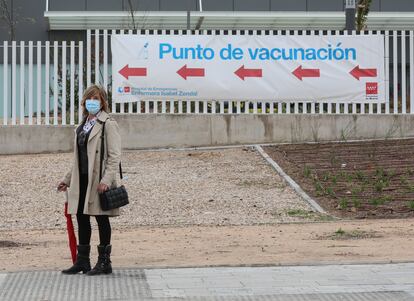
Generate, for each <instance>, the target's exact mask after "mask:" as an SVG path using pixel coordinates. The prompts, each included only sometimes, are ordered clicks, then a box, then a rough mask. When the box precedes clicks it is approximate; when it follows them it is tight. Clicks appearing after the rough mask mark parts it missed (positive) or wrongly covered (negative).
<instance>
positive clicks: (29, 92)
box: [27, 41, 33, 125]
mask: <svg viewBox="0 0 414 301" xmlns="http://www.w3.org/2000/svg"><path fill="white" fill-rule="evenodd" d="M28 72H29V87H28V92H27V94H28V98H29V124H30V125H32V124H33V41H29V71H28Z"/></svg>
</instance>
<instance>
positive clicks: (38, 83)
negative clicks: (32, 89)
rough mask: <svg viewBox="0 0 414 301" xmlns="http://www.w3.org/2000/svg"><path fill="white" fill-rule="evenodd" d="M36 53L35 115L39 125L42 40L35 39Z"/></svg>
mask: <svg viewBox="0 0 414 301" xmlns="http://www.w3.org/2000/svg"><path fill="white" fill-rule="evenodd" d="M36 55H37V58H36V63H37V76H36V83H37V89H36V92H37V97H36V98H37V101H36V105H37V109H36V117H37V124H38V125H40V124H41V123H42V42H40V41H37V47H36Z"/></svg>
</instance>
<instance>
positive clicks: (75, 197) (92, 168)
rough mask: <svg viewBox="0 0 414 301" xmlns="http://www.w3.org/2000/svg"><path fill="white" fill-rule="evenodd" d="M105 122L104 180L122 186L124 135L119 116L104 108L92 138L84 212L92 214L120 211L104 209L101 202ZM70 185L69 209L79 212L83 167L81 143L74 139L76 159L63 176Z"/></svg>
mask: <svg viewBox="0 0 414 301" xmlns="http://www.w3.org/2000/svg"><path fill="white" fill-rule="evenodd" d="M104 121H106V123H105V137H104V138H105V143H104V147H105V150H104V161H103V165H102V180H101V183H104V184H106V185H108V186H109V187H110V188H114V187H117V186H118V182H117V179H118V178H117V177H119V174H118V171H119V162H120V160H121V136H120V135H119V128H118V124H117V122H116V121H115V120H113V119H110V118H109V115H108V113H106V112H104V111H102V112H101V114H99V117H98V122H97V123H96V124H95V125H94V126H93V128H92V131H91V133H90V135H89V139H88V145H87V149H88V188H87V190H86V197H85V206H84V208H83V213H84V214H88V215H109V216H117V215H119V208H118V209H113V210H108V211H103V210H102V209H101V206H100V204H99V195H98V190H97V188H98V184H99V165H100V158H101V157H100V156H101V133H102V126H103V124H102V123H101V122H104ZM62 181H63V182H64V183H65V184H67V185H68V186H69V193H68V213H69V214H76V213H77V210H78V203H79V167H78V146H77V142H76V130H75V142H74V160H73V165H72V168H71V170H70V171H69V172H68V173H67V174H66V176H65V177H64V179H63V180H62Z"/></svg>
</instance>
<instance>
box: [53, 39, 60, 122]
mask: <svg viewBox="0 0 414 301" xmlns="http://www.w3.org/2000/svg"><path fill="white" fill-rule="evenodd" d="M58 52H59V48H58V42H57V41H54V42H53V124H54V125H57V124H58V110H59V107H58V96H59V94H58Z"/></svg>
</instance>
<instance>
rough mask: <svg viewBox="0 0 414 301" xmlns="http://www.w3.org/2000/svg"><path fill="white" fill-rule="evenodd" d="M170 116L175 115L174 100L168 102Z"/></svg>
mask: <svg viewBox="0 0 414 301" xmlns="http://www.w3.org/2000/svg"><path fill="white" fill-rule="evenodd" d="M169 113H170V114H174V113H175V109H174V99H171V100H170V112H169Z"/></svg>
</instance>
